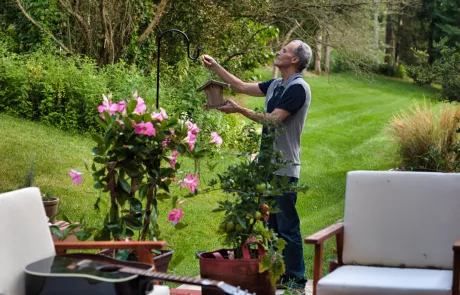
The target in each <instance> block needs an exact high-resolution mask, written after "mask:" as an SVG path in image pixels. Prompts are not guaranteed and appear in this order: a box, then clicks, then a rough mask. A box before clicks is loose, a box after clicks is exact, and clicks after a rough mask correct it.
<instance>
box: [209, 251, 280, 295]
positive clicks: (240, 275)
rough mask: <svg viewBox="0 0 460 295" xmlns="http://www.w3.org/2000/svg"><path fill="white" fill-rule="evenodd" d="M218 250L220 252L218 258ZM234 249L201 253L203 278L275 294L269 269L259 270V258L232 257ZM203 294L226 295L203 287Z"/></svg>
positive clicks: (243, 288) (268, 294) (264, 293)
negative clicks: (261, 271)
mask: <svg viewBox="0 0 460 295" xmlns="http://www.w3.org/2000/svg"><path fill="white" fill-rule="evenodd" d="M216 252H217V253H219V254H220V255H218V257H222V258H216ZM231 252H233V249H220V250H218V251H213V252H204V253H201V254H200V275H201V278H202V279H204V278H206V279H211V280H216V281H224V282H226V283H228V284H230V285H233V286H235V287H240V288H241V289H242V290H248V291H249V292H251V293H256V294H263V295H275V288H274V287H273V286H272V285H271V283H270V274H269V273H268V272H267V271H264V272H263V273H260V272H259V263H260V260H259V259H230V257H229V256H230V254H229V253H231ZM202 294H203V295H224V294H225V293H224V292H223V291H220V290H216V289H215V288H210V287H203V288H202Z"/></svg>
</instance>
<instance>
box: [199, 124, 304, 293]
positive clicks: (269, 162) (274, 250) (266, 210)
mask: <svg viewBox="0 0 460 295" xmlns="http://www.w3.org/2000/svg"><path fill="white" fill-rule="evenodd" d="M266 126H267V128H271V129H272V130H273V132H270V133H269V135H264V137H263V140H262V145H261V151H260V152H259V154H258V155H257V157H256V158H254V157H253V156H252V155H253V154H252V152H248V153H244V154H242V155H241V156H242V160H241V161H240V162H238V163H237V164H234V165H231V166H229V167H228V169H227V171H225V172H224V173H221V174H218V179H215V180H213V181H212V183H211V185H213V186H215V185H218V187H219V188H220V189H222V190H224V191H225V192H227V193H228V194H227V199H226V200H223V201H220V202H219V203H218V206H217V208H216V209H215V210H214V212H223V213H224V214H223V218H222V220H221V222H220V225H219V229H218V233H219V234H221V235H222V236H223V238H224V244H226V245H228V246H230V247H229V248H228V249H224V250H220V251H213V252H206V253H202V254H200V272H201V276H202V277H205V278H210V279H215V280H224V281H226V282H227V283H230V284H233V285H238V286H240V287H241V288H242V289H248V290H249V291H250V292H256V293H257V294H275V287H274V286H275V283H276V281H277V280H278V279H279V278H280V276H281V275H282V274H283V273H284V271H285V266H284V261H283V255H282V253H283V249H284V246H285V244H286V242H285V241H284V240H282V239H281V238H278V237H277V234H276V233H275V232H274V231H273V229H270V228H269V227H268V224H267V221H268V218H269V215H270V214H275V213H276V212H279V210H278V209H277V208H275V207H274V203H275V202H274V199H273V196H280V195H282V194H283V192H287V191H291V192H292V191H305V190H306V189H307V187H306V186H304V185H291V184H289V183H288V181H287V179H286V178H285V177H279V176H275V175H274V172H275V171H277V170H279V169H281V168H283V167H286V165H289V164H290V163H288V162H287V161H285V160H284V159H283V155H282V154H281V152H279V151H276V150H275V149H274V142H275V138H276V136H277V134H278V132H282V130H281V129H280V127H277V126H273V125H272V126H269V123H268V122H267V123H266ZM203 294H204V295H206V294H215V293H213V291H212V290H211V289H206V288H204V289H203Z"/></svg>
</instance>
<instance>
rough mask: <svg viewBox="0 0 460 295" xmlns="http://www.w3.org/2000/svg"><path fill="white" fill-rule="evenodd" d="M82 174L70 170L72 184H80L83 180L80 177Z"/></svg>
mask: <svg viewBox="0 0 460 295" xmlns="http://www.w3.org/2000/svg"><path fill="white" fill-rule="evenodd" d="M82 174H83V173H81V172H78V171H76V170H73V169H71V170H70V172H69V175H70V177H71V178H72V182H73V184H80V183H81V182H82V181H83V177H81V175H82Z"/></svg>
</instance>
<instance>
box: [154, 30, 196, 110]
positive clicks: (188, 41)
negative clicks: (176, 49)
mask: <svg viewBox="0 0 460 295" xmlns="http://www.w3.org/2000/svg"><path fill="white" fill-rule="evenodd" d="M169 32H175V33H180V34H182V36H184V38H185V41H186V43H187V55H188V58H190V59H191V60H197V59H198V57H199V56H200V50H201V47H200V46H197V48H196V56H195V57H192V56H190V40H189V39H188V37H187V35H186V34H185V33H184V32H182V31H181V30H177V29H171V30H166V31H163V32H161V33H160V35H159V36H158V41H157V102H156V107H157V109H158V108H159V97H160V41H161V38H162V37H163V36H164V35H165V34H166V33H169Z"/></svg>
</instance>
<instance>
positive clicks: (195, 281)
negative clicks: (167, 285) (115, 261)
mask: <svg viewBox="0 0 460 295" xmlns="http://www.w3.org/2000/svg"><path fill="white" fill-rule="evenodd" d="M119 271H120V272H124V273H130V274H136V275H141V276H146V277H151V278H154V279H157V280H161V281H170V282H175V283H186V284H190V285H197V286H202V287H203V286H211V287H216V288H219V286H220V285H221V284H224V282H219V281H214V280H208V279H200V278H190V277H182V276H176V275H169V274H165V273H162V272H155V271H149V270H140V269H138V268H133V267H123V268H121V269H120V270H119Z"/></svg>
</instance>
